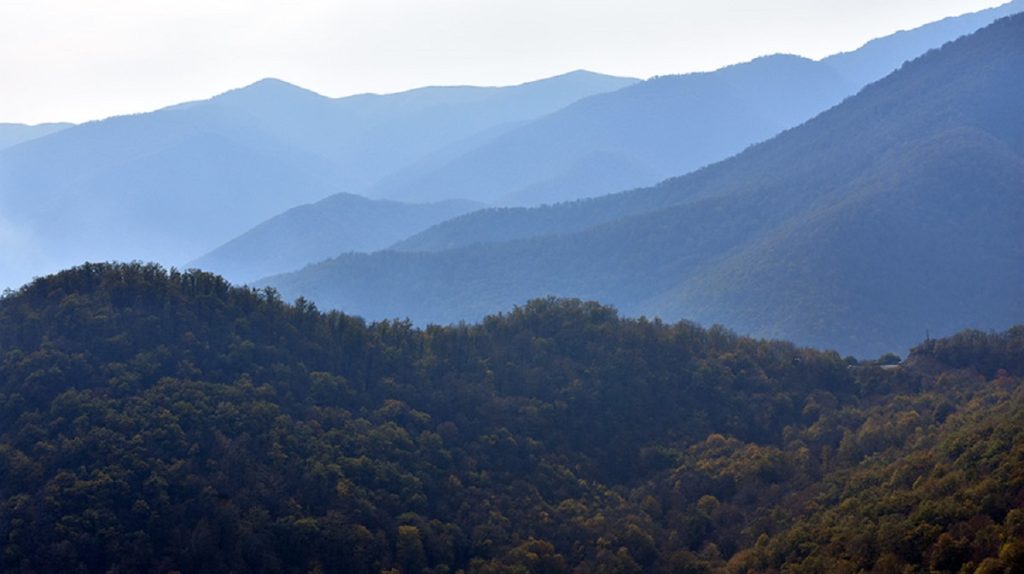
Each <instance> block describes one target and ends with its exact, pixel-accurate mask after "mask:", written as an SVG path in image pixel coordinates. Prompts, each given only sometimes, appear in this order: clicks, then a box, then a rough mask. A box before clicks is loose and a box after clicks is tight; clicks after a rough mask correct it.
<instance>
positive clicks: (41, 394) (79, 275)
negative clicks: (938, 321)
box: [0, 264, 1024, 574]
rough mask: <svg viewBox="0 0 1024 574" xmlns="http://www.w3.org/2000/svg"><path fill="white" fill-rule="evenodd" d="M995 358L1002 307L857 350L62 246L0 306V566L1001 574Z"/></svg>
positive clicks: (1005, 457) (1022, 342) (1004, 433)
mask: <svg viewBox="0 0 1024 574" xmlns="http://www.w3.org/2000/svg"><path fill="white" fill-rule="evenodd" d="M1022 379H1024V326H1018V327H1015V328H1013V329H1010V330H1008V331H1006V332H1004V333H999V334H996V333H990V334H986V333H983V332H979V331H965V332H962V333H959V334H957V335H956V336H954V337H952V338H949V339H938V340H937V339H929V340H927V341H925V342H924V343H923V344H921V345H920V346H918V347H917V348H915V350H914V351H913V353H912V354H911V355H910V356H909V357H908V358H907V360H906V361H903V362H902V364H898V365H897V364H892V361H888V360H887V361H886V362H885V364H884V366H882V365H880V364H879V363H878V362H874V361H871V362H860V363H859V362H857V361H854V360H851V359H845V360H844V359H842V358H841V357H840V356H839V355H838V354H836V353H834V352H823V351H817V350H814V349H807V348H798V347H796V346H794V345H793V344H791V343H787V342H784V341H763V340H753V339H748V338H744V337H739V336H736V335H735V334H734V333H731V332H730V331H728V330H726V329H724V328H722V327H713V328H711V329H702V328H700V327H697V326H695V325H693V324H690V323H686V322H681V323H677V324H674V325H667V324H664V323H660V322H653V321H646V320H637V319H624V318H621V317H619V316H618V315H617V313H616V311H615V310H614V309H612V308H609V307H604V306H601V305H599V304H596V303H586V302H581V301H576V300H537V301H532V302H530V303H529V304H528V305H526V306H525V307H522V308H519V309H516V310H514V311H513V312H511V313H509V314H507V315H499V316H491V317H488V318H487V319H486V320H484V321H483V322H481V323H479V324H474V325H458V326H452V327H443V328H442V327H433V328H430V329H426V330H420V329H415V328H411V327H410V326H409V325H408V324H406V323H402V322H384V323H377V324H370V325H368V324H366V323H365V322H364V321H362V320H361V319H358V318H355V317H351V316H347V315H344V314H342V313H338V312H333V313H326V314H325V313H321V312H319V311H317V310H316V309H315V308H314V307H313V306H311V305H310V304H309V303H308V302H305V301H300V302H297V303H296V304H295V305H288V304H285V303H283V302H282V301H281V300H280V299H279V298H277V297H276V295H275V294H274V293H273V292H272V291H263V292H257V291H253V290H251V289H245V288H236V287H232V286H231V285H230V284H228V283H227V282H226V281H224V280H223V279H221V278H218V277H216V276H212V275H210V274H207V273H201V272H186V273H181V272H176V271H171V272H167V271H165V270H163V269H161V268H160V267H158V266H153V265H142V264H124V265H84V266H81V267H78V268H75V269H70V270H67V271H63V272H61V273H59V274H56V275H53V276H49V277H44V278H41V279H38V280H36V281H34V282H32V283H31V284H29V285H26V286H24V287H23V288H21V289H19V290H18V291H17V292H12V293H7V294H5V295H3V296H2V297H0V494H2V502H3V503H2V504H0V525H3V535H4V551H3V552H2V553H0V570H3V571H28V572H87V573H93V572H95V573H103V572H170V571H179V572H258V573H270V572H285V573H302V572H310V571H323V572H345V573H352V574H379V573H380V572H388V571H400V572H406V573H412V572H416V573H422V572H458V571H463V572H467V573H470V574H485V573H493V572H508V573H520V572H538V573H550V574H569V573H570V572H652V573H655V574H662V573H665V574H669V573H678V572H749V571H754V572H793V573H795V574H803V573H808V574H810V573H820V572H862V571H863V572H904V571H907V572H924V571H935V572H976V571H981V572H998V573H1004V574H1013V573H1015V572H1018V571H1019V569H1020V567H1021V565H1022V562H1024V560H1022V559H1024V509H1022V508H1021V493H1022V492H1024V380H1022ZM595 421H599V424H597V423H595ZM979 566H981V567H980V568H979Z"/></svg>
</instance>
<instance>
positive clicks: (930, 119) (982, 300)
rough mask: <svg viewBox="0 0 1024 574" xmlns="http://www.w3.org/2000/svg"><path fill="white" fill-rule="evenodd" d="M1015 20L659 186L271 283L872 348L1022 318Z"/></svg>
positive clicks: (450, 231)
mask: <svg viewBox="0 0 1024 574" xmlns="http://www.w3.org/2000/svg"><path fill="white" fill-rule="evenodd" d="M1022 69H1024V16H1020V15H1018V16H1013V17H1010V18H1006V19H1003V20H1000V21H998V22H996V23H995V24H993V25H991V26H989V27H988V28H985V29H983V30H982V31H979V32H977V33H976V34H974V35H971V36H967V37H965V38H962V39H960V40H958V41H956V42H953V43H950V44H947V45H946V46H945V47H943V48H942V49H941V50H936V51H932V52H930V53H928V54H927V55H925V56H923V57H921V58H919V59H917V60H915V61H913V62H910V63H908V64H906V65H904V66H903V67H902V68H901V69H900V70H899V71H897V72H895V73H894V74H892V75H890V76H888V77H887V78H885V79H884V80H881V81H879V82H877V83H875V84H872V85H870V86H868V87H867V88H865V89H864V90H863V91H861V92H860V93H859V94H858V95H856V96H854V97H852V98H849V99H848V100H846V101H845V102H843V103H842V104H840V105H839V106H836V107H835V108H832V109H831V110H829V111H827V112H825V113H823V114H821V115H820V116H818V117H816V118H814V119H813V120H811V121H809V122H807V123H805V124H803V125H801V126H799V127H797V128H794V129H792V130H789V131H786V132H784V133H782V134H781V135H779V136H778V137H776V138H774V139H772V140H769V141H768V142H765V143H763V144H759V145H757V146H754V147H752V148H750V149H748V150H747V151H745V152H744V153H742V154H740V155H738V156H736V157H734V158H732V159H730V160H727V161H724V162H721V163H719V164H716V165H713V166H710V167H708V168H705V169H702V170H699V171H697V172H694V173H692V174H690V175H687V176H684V177H680V178H676V179H673V180H669V181H666V182H664V183H662V184H660V185H658V186H656V187H653V188H649V189H642V190H636V191H631V192H626V193H620V194H616V195H611V196H605V197H602V198H598V199H592V200H584V201H578V202H574V203H567V204H561V205H556V206H552V207H545V208H535V209H503V210H487V211H483V212H477V213H473V214H469V215H465V216H462V217H459V218H456V219H455V220H452V221H450V222H448V223H445V224H441V225H439V226H436V227H434V228H432V229H430V230H428V231H426V232H424V233H422V234H420V235H419V236H418V237H414V238H412V239H410V240H409V241H406V242H403V243H401V244H400V245H399V246H398V247H399V248H400V249H401V250H402V251H403V252H383V253H377V254H373V255H370V256H366V255H348V256H341V257H338V258H336V259H334V260H332V261H328V262H325V263H323V264H321V265H318V266H313V267H309V268H307V269H305V270H304V271H302V272H299V273H294V274H290V275H285V276H279V277H274V278H271V279H269V280H268V281H267V282H268V283H269V284H272V285H275V286H276V287H278V288H279V289H280V290H281V291H282V293H285V294H286V295H287V296H288V297H289V298H292V297H296V296H298V295H304V296H306V297H308V298H310V299H312V300H314V301H316V302H317V303H318V304H319V305H321V306H322V307H333V308H341V309H347V310H349V311H351V312H354V313H358V314H361V315H365V316H368V317H372V318H387V317H405V316H408V317H410V318H412V319H413V320H414V321H417V322H424V323H425V322H430V321H432V322H441V323H444V322H450V321H458V320H461V319H465V320H476V319H478V318H480V317H483V316H484V315H485V314H487V313H491V312H494V311H495V310H497V309H509V308H511V307H512V306H513V305H516V304H521V303H522V302H524V301H526V300H528V299H529V298H532V297H537V296H543V295H558V296H572V297H580V298H584V299H596V300H600V301H605V302H608V303H611V304H614V305H616V306H617V307H618V308H619V309H621V310H622V311H623V312H624V313H626V314H629V315H634V316H636V315H640V314H646V315H648V316H652V315H656V316H660V317H662V318H665V319H679V318H688V319H692V320H696V321H698V322H701V323H704V324H711V323H723V324H728V325H730V326H731V327H733V328H735V329H737V330H739V331H741V332H744V333H752V334H755V335H758V336H764V337H778V338H785V339H791V340H795V341H797V342H799V343H801V344H812V345H815V346H822V347H830V348H838V349H840V350H841V351H842V352H843V353H851V354H855V355H858V356H877V355H879V354H881V353H883V352H886V351H890V350H897V351H900V352H902V350H905V349H906V348H908V347H909V346H910V345H912V344H914V343H915V342H917V341H919V340H920V339H922V338H924V336H925V334H926V333H927V332H929V331H930V332H931V333H933V334H935V333H940V334H951V333H953V332H956V331H957V330H959V329H963V328H966V327H971V326H979V327H984V328H993V329H1004V328H1006V327H1007V326H1009V325H1010V324H1012V323H1015V322H1020V321H1024V287H1022V286H1024V234H1022V233H1021V221H1024V193H1022V191H1024V75H1022V74H1021V73H1020V70H1022Z"/></svg>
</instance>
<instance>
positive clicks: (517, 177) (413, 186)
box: [373, 0, 1024, 206]
mask: <svg viewBox="0 0 1024 574" xmlns="http://www.w3.org/2000/svg"><path fill="white" fill-rule="evenodd" d="M1022 9H1024V2H1021V1H1020V0H1017V1H1016V2H1012V3H1009V4H1006V5H1003V6H1000V7H998V8H993V9H989V10H984V11H981V12H978V13H974V14H967V15H964V16H960V17H957V18H948V19H946V20H942V21H939V22H935V23H932V24H929V25H925V26H922V27H920V28H917V29H914V30H910V31H904V32H899V33H897V34H894V35H892V36H888V37H885V38H880V39H877V40H874V41H872V42H869V43H868V44H866V45H865V46H863V47H861V48H860V49H858V50H855V51H853V52H848V53H842V54H837V55H834V56H831V57H828V58H825V59H823V60H820V61H813V60H809V59H806V58H801V57H797V56H791V55H775V56H768V57H763V58H758V59H756V60H754V61H751V62H748V63H745V64H739V65H735V66H729V67H726V68H723V69H721V70H717V71H714V72H709V73H698V74H687V75H682V76H663V77H656V78H652V79H650V80H647V81H646V82H642V83H639V84H635V85H633V86H630V87H628V88H624V89H622V90H619V91H616V92H609V93H605V94H598V95H595V96H592V97H589V98H586V99H584V100H581V101H579V102H577V103H575V104H573V105H570V106H568V107H566V108H565V109H562V110H559V111H557V112H555V113H552V114H550V115H548V116H546V117H543V118H541V119H539V120H537V121H535V122H531V123H529V124H527V125H523V126H520V127H518V128H516V129H514V130H511V131H509V132H508V133H505V134H502V135H501V136H499V137H496V138H494V139H493V140H492V141H489V142H487V143H486V144H485V145H482V146H480V147H478V148H476V149H474V150H472V151H471V152H469V153H466V154H464V155H462V156H460V157H458V158H455V159H453V160H452V161H450V162H448V163H446V164H442V165H436V164H430V165H427V166H422V167H421V168H420V169H411V170H405V171H403V172H400V173H399V174H398V175H396V176H394V177H392V178H389V179H388V180H386V181H384V182H383V183H381V184H380V185H378V186H376V187H375V189H374V190H373V193H375V194H378V195H381V196H384V197H391V198H394V199H400V200H416V201H425V200H437V199H443V198H450V197H461V198H466V199H473V200H476V201H482V202H485V203H491V204H495V205H506V206H507V205H513V206H515V205H518V206H531V205H540V204H544V203H555V202H558V201H565V200H572V199H578V198H582V197H593V196H598V195H604V194H606V193H611V192H615V191H622V190H624V189H630V188H636V187H641V186H647V185H653V184H655V183H657V182H659V181H661V180H663V179H665V178H668V177H671V176H676V175H680V174H684V173H687V172H690V171H693V170H694V169H697V168H700V167H702V166H704V165H707V164H709V163H713V162H716V161H720V160H722V159H725V158H727V157H729V156H731V155H734V154H736V153H738V152H740V151H742V150H743V149H744V148H746V147H747V146H749V145H751V144H754V143H757V142H759V141H763V140H765V139H767V138H769V137H771V136H774V135H775V134H777V133H779V132H781V131H782V130H783V129H786V128H790V127H793V126H795V125H798V124H800V123H802V122H804V121H806V120H808V119H810V118H812V117H814V116H815V115H817V114H818V113H820V112H822V111H825V110H826V109H828V108H830V107H832V106H833V105H835V104H838V103H839V102H840V101H842V100H843V99H844V98H846V97H847V96H850V95H852V94H854V93H856V92H857V91H858V90H860V89H861V88H862V87H864V86H865V85H866V84H868V83H870V82H873V81H875V80H878V79H881V78H882V77H883V76H885V75H887V74H889V73H890V72H892V71H893V70H895V69H897V68H898V67H899V66H900V65H901V64H903V62H905V61H907V60H911V59H913V58H916V57H918V56H920V55H922V54H924V53H925V52H927V51H928V50H930V49H933V48H937V47H939V46H941V45H942V44H944V43H945V42H948V41H950V40H954V39H956V38H958V37H960V36H962V35H964V34H967V33H970V32H973V31H975V30H977V29H978V28H981V27H983V26H985V25H987V24H989V23H991V22H992V21H994V20H996V19H997V18H1000V17H1002V16H1006V15H1009V14H1013V13H1016V12H1019V11H1021V10H1022Z"/></svg>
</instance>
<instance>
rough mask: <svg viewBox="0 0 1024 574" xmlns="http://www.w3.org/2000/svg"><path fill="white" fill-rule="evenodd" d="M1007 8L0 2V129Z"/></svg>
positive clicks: (645, 59) (888, 28) (808, 43)
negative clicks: (231, 97)
mask: <svg viewBox="0 0 1024 574" xmlns="http://www.w3.org/2000/svg"><path fill="white" fill-rule="evenodd" d="M1002 3H1004V0H588V1H582V0H334V1H328V0H292V1H283V0H278V1H272V0H0V122H21V123H39V122H47V121H74V122H81V121H86V120H89V119H97V118H102V117H107V116H111V115H115V114H123V113H132V112H140V111H148V110H152V109H156V108H159V107H162V106H165V105H169V104H173V103H178V102H181V101H186V100H193V99H200V98H205V97H209V96H211V95H214V94H217V93H220V92H223V91H226V90H228V89H231V88H235V87H239V86H242V85H245V84H249V83H252V82H253V81H256V80H258V79H260V78H264V77H276V78H280V79H283V80H286V81H289V82H292V83H294V84H298V85H301V86H303V87H306V88H309V89H312V90H315V91H317V92H319V93H322V94H325V95H329V96H342V95H349V94H353V93H360V92H394V91H399V90H403V89H408V88H413V87H420V86H424V85H450V84H474V85H508V84H516V83H520V82H524V81H529V80H534V79H539V78H542V77H547V76H553V75H556V74H560V73H563V72H568V71H571V70H574V69H580V68H585V69H588V70H592V71H596V72H602V73H607V74H617V75H625V76H636V77H644V78H646V77H649V76H652V75H658V74H673V73H682V72H690V71H697V70H710V69H715V68H718V67H721V66H723V65H727V64H731V63H735V62H739V61H745V60H749V59H751V58H754V57H756V56H760V55H764V54H771V53H778V52H785V53H794V54H800V55H803V56H807V57H811V58H820V57H824V56H827V55H829V54H832V53H835V52H840V51H847V50H852V49H855V48H857V47H859V46H860V45H861V44H863V43H864V42H866V41H868V40H870V39H872V38H876V37H879V36H884V35H888V34H891V33H892V32H895V31H897V30H900V29H907V28H913V27H916V26H919V25H921V24H925V23H927V22H931V21H934V20H938V19H941V18H943V17H946V16H954V15H959V14H963V13H966V12H973V11H976V10H981V9H984V8H989V7H992V6H997V5H999V4H1002Z"/></svg>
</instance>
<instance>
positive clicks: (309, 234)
mask: <svg viewBox="0 0 1024 574" xmlns="http://www.w3.org/2000/svg"><path fill="white" fill-rule="evenodd" d="M480 207H482V205H481V204H479V203H474V202H471V201H462V200H448V201H440V202H437V203H426V204H412V203H401V202H397V201H389V200H384V199H368V198H365V197H362V196H359V195H352V194H349V193H338V194H335V195H332V196H330V197H328V198H326V199H322V200H320V201H318V202H316V203H312V204H307V205H302V206H299V207H295V208H292V209H289V210H288V211H286V212H284V213H282V214H281V215H278V216H276V217H273V218H271V219H269V220H267V221H265V222H263V223H261V224H259V225H257V226H256V227H254V228H253V229H251V230H249V231H247V232H246V233H244V234H242V235H240V236H238V237H236V238H235V239H232V240H231V241H229V242H227V243H225V244H224V245H222V246H220V247H218V248H217V249H214V250H213V251H211V252H210V253H207V254H206V255H204V256H202V257H200V258H198V259H196V260H195V261H193V262H191V263H189V265H190V266H194V267H199V268H202V269H205V270H207V271H212V272H214V273H217V274H219V275H223V276H224V277H226V278H227V279H230V280H231V281H233V282H236V283H245V282H249V281H255V280H257V279H261V278H263V277H266V276H268V275H274V274H278V273H284V272H287V271H293V270H294V269H295V268H296V266H299V267H301V266H302V265H303V264H305V263H316V262H319V261H323V260H325V259H330V258H332V257H334V256H336V255H338V254H339V253H346V252H351V251H362V252H370V251H378V250H381V249H384V248H386V247H389V246H390V245H392V244H394V243H395V242H396V241H398V240H400V239H404V238H407V237H409V236H410V235H414V234H416V233H418V232H421V231H423V230H425V229H427V228H428V227H431V226H433V225H435V224H437V223H440V222H442V221H446V220H448V219H451V218H453V217H456V216H459V215H462V214H464V213H467V212H470V211H475V210H477V209H479V208H480Z"/></svg>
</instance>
